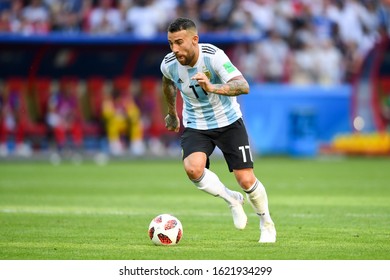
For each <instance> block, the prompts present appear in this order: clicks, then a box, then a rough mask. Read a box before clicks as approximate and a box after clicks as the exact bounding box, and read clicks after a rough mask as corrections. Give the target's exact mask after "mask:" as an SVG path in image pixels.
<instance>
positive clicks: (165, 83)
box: [162, 76, 177, 116]
mask: <svg viewBox="0 0 390 280" xmlns="http://www.w3.org/2000/svg"><path fill="white" fill-rule="evenodd" d="M162 88H163V93H164V96H165V100H166V101H167V106H168V114H170V115H172V116H176V115H177V111H176V94H177V88H176V86H175V85H174V83H173V82H172V81H171V80H169V79H167V78H165V77H164V76H163V79H162Z"/></svg>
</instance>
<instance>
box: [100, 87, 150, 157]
mask: <svg viewBox="0 0 390 280" xmlns="http://www.w3.org/2000/svg"><path fill="white" fill-rule="evenodd" d="M102 113H103V119H104V121H105V127H106V131H107V137H108V141H109V148H110V152H111V154H113V155H116V156H119V155H123V154H124V151H125V147H126V146H127V144H128V146H129V152H130V154H131V155H135V156H142V155H143V154H144V153H145V146H144V142H143V126H142V121H141V112H140V110H139V108H138V106H137V104H136V103H135V100H134V98H133V96H132V95H131V93H130V92H129V91H128V90H127V89H124V88H123V89H119V88H114V90H113V92H112V95H111V96H107V97H106V98H105V100H104V101H103V110H102ZM123 137H124V139H123ZM122 140H123V141H122Z"/></svg>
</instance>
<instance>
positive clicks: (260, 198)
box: [245, 180, 273, 227]
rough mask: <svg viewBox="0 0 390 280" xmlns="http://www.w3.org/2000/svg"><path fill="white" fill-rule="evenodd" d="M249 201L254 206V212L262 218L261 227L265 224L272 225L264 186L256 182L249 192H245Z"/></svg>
mask: <svg viewBox="0 0 390 280" xmlns="http://www.w3.org/2000/svg"><path fill="white" fill-rule="evenodd" d="M245 192H246V196H247V198H248V201H249V202H250V204H251V205H252V208H253V210H255V212H256V214H257V215H258V216H259V217H260V227H262V226H263V225H264V224H265V223H272V224H273V221H272V219H271V215H270V213H269V210H268V197H267V192H266V191H265V188H264V186H263V184H262V183H261V182H260V181H259V180H256V182H255V183H254V184H253V186H251V187H250V188H249V189H248V190H245Z"/></svg>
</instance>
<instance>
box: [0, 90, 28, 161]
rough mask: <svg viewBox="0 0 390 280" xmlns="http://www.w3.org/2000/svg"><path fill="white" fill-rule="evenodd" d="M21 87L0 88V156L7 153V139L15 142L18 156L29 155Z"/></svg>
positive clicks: (24, 106)
mask: <svg viewBox="0 0 390 280" xmlns="http://www.w3.org/2000/svg"><path fill="white" fill-rule="evenodd" d="M22 90H23V89H22V88H20V87H14V86H12V85H11V86H7V87H6V88H5V89H4V90H2V88H0V157H6V156H8V155H9V153H10V152H11V150H13V148H12V149H9V146H8V141H9V140H11V141H12V142H13V143H15V153H16V155H19V156H29V155H30V154H31V149H30V147H29V146H28V145H27V144H26V142H25V136H26V131H25V124H26V120H25V118H26V117H27V116H26V113H27V112H26V111H27V108H26V103H25V102H26V100H24V93H23V92H22Z"/></svg>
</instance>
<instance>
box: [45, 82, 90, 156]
mask: <svg viewBox="0 0 390 280" xmlns="http://www.w3.org/2000/svg"><path fill="white" fill-rule="evenodd" d="M48 106H49V108H48V115H47V123H48V125H49V127H50V128H51V129H52V132H53V134H54V140H55V143H56V147H57V150H58V151H59V152H62V151H63V150H64V149H65V148H70V150H73V151H78V150H80V149H81V148H82V145H83V131H82V123H81V113H80V109H79V107H78V106H79V104H78V100H77V88H76V85H75V83H74V82H73V81H67V80H63V81H61V82H60V83H59V89H58V90H56V91H53V93H52V96H50V100H49V104H48ZM68 144H70V145H68Z"/></svg>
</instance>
